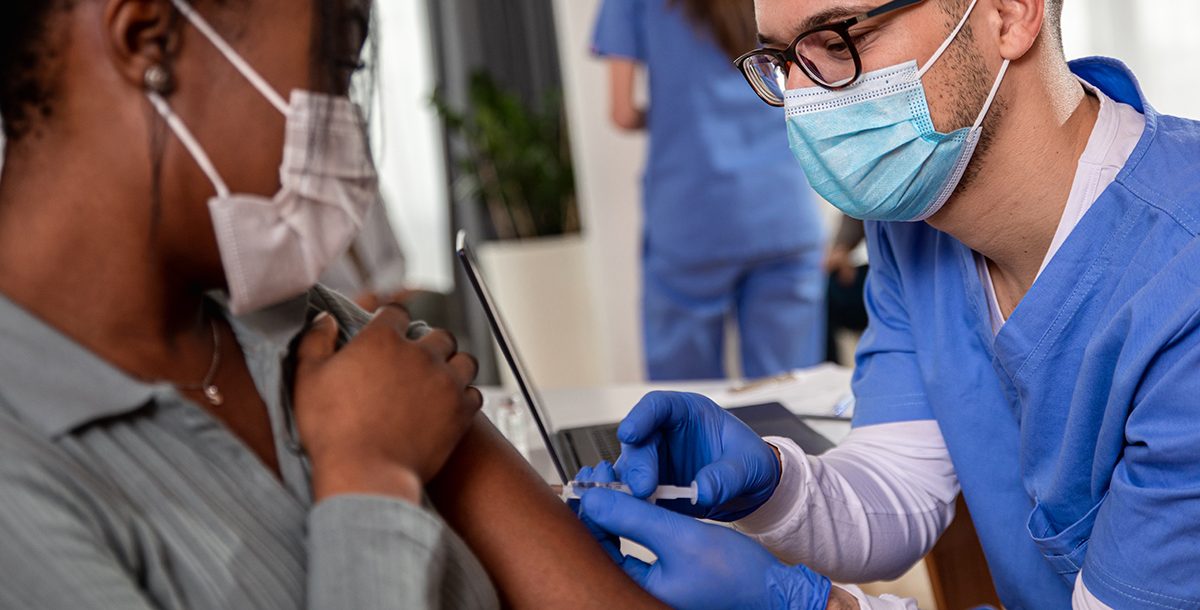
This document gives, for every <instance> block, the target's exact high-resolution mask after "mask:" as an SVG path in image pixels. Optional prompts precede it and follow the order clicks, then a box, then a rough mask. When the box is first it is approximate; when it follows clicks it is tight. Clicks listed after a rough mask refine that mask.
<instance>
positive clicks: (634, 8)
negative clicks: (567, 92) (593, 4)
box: [592, 0, 646, 61]
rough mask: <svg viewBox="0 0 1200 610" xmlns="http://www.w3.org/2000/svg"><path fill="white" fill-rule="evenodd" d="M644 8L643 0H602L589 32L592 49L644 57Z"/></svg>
mask: <svg viewBox="0 0 1200 610" xmlns="http://www.w3.org/2000/svg"><path fill="white" fill-rule="evenodd" d="M645 11H646V7H645V5H644V3H643V0H604V1H603V2H602V3H601V5H600V14H599V15H598V16H597V17H596V28H595V30H594V32H593V34H592V53H594V54H595V55H597V56H599V57H623V58H626V59H634V60H637V61H645V60H646V44H645V35H644V29H645V26H644V22H645V20H644V16H645Z"/></svg>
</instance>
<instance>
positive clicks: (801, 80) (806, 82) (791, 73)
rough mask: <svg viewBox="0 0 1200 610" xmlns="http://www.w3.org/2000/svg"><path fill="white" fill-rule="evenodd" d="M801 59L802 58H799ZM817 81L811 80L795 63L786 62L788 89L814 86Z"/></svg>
mask: <svg viewBox="0 0 1200 610" xmlns="http://www.w3.org/2000/svg"><path fill="white" fill-rule="evenodd" d="M801 61H803V60H801ZM816 86H817V83H815V82H813V80H812V79H811V78H809V77H808V74H805V73H804V70H803V69H801V68H800V66H799V65H797V64H795V63H789V64H788V74H787V88H788V89H804V88H807V87H816Z"/></svg>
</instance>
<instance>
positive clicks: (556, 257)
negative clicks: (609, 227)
mask: <svg viewBox="0 0 1200 610" xmlns="http://www.w3.org/2000/svg"><path fill="white" fill-rule="evenodd" d="M479 263H480V265H481V266H482V267H483V272H484V275H485V279H486V281H487V282H488V286H489V287H490V288H491V291H492V293H493V296H494V297H495V299H496V301H497V303H498V306H499V308H500V313H501V316H502V317H503V318H504V320H505V322H507V325H508V329H509V331H510V332H511V333H512V341H513V342H514V343H516V349H517V351H518V352H519V353H520V356H521V359H522V361H523V362H524V364H525V366H526V368H527V369H528V370H529V374H530V376H531V377H533V383H534V384H536V385H537V386H538V387H541V388H563V387H588V386H595V385H599V384H601V383H603V382H604V362H603V355H602V349H601V338H602V337H601V335H600V330H599V328H598V323H597V320H598V317H597V316H596V308H595V303H596V299H595V298H594V295H593V294H592V288H591V286H592V283H591V282H590V281H589V277H588V273H589V267H588V264H587V251H586V248H585V245H584V240H583V237H582V236H581V235H569V236H565V237H541V238H537V239H530V240H521V241H498V242H488V243H484V244H481V245H480V247H479ZM497 362H498V363H499V366H500V375H501V379H502V380H503V381H504V383H505V385H506V386H509V387H512V386H513V380H512V376H511V374H510V373H509V371H508V367H507V365H505V364H504V357H503V355H501V354H499V352H497Z"/></svg>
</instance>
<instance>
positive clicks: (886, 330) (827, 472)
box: [582, 0, 1200, 609]
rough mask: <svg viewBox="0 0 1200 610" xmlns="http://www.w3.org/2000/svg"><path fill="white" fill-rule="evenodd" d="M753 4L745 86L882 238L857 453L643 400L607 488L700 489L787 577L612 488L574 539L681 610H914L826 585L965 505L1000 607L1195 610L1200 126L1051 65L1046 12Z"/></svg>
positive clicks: (999, 5)
mask: <svg viewBox="0 0 1200 610" xmlns="http://www.w3.org/2000/svg"><path fill="white" fill-rule="evenodd" d="M757 7H758V23H759V30H760V32H761V35H762V39H763V42H764V46H765V50H763V51H760V52H758V53H756V54H754V55H752V56H750V57H748V58H746V60H745V62H744V63H743V64H742V65H743V67H745V68H747V72H748V77H749V80H750V81H751V84H752V85H754V87H755V89H756V90H757V91H758V92H759V94H760V95H761V96H762V97H763V98H764V99H765V100H767V101H768V102H770V103H773V104H783V105H785V106H786V107H787V115H788V119H787V123H788V124H787V129H788V132H789V136H790V138H791V143H792V147H793V149H794V152H795V156H796V158H797V159H798V160H799V162H800V165H801V166H802V167H803V169H804V171H805V172H806V173H807V174H808V177H809V179H810V180H811V182H812V183H813V185H814V187H815V188H816V189H817V190H818V191H819V192H820V193H821V194H822V195H824V196H825V198H826V199H828V200H829V201H831V202H832V203H833V204H835V205H836V206H838V207H839V208H841V209H842V210H843V211H845V212H846V213H847V214H850V215H852V216H856V217H859V218H863V219H867V220H869V221H870V222H868V223H867V231H868V240H869V243H870V253H871V272H870V278H869V280H868V287H867V304H868V309H869V312H870V327H869V329H868V330H867V332H866V335H865V336H864V337H863V340H862V343H861V346H860V348H859V353H858V366H857V370H856V372H855V377H854V381H853V387H854V392H855V396H856V398H857V407H856V412H855V429H854V431H853V432H852V433H851V435H850V436H849V438H848V439H847V440H846V441H845V442H844V443H843V444H842V446H840V447H839V448H837V449H835V450H833V451H830V452H829V453H827V454H826V455H824V456H821V457H814V456H806V455H804V454H803V453H802V452H801V450H800V449H799V448H798V447H796V445H795V444H793V443H791V442H789V441H787V440H784V439H777V438H768V439H766V442H764V441H763V440H761V439H758V438H755V436H754V435H753V434H752V433H750V432H749V430H748V429H747V428H746V427H745V426H743V425H741V424H740V423H738V422H737V420H735V419H734V418H733V417H731V416H729V415H727V414H726V413H725V412H723V411H722V410H720V409H719V408H717V407H716V406H715V405H714V404H713V403H711V402H710V401H708V400H707V399H705V398H702V397H699V396H694V395H674V394H657V395H652V396H648V397H647V398H646V399H644V400H643V401H642V402H641V403H640V404H638V405H637V406H636V407H635V408H634V410H633V412H632V413H631V414H630V415H629V416H628V417H627V418H626V420H625V421H624V422H622V425H621V428H620V430H619V436H620V438H621V440H622V442H623V443H624V449H623V454H622V457H621V459H620V461H618V464H617V472H618V473H619V475H620V476H621V477H622V478H623V479H624V480H625V481H626V482H628V483H629V485H630V486H631V487H632V488H633V490H634V492H635V493H637V494H639V495H642V496H645V495H648V494H649V492H650V489H651V488H652V486H653V485H654V484H655V483H659V482H662V483H677V484H678V483H685V484H686V483H687V482H690V481H692V480H693V479H694V480H695V481H696V483H697V485H698V489H699V503H698V506H697V507H694V508H690V509H689V510H690V511H691V513H692V514H694V515H698V516H706V517H710V518H715V519H720V520H726V521H734V522H735V524H736V525H737V527H739V528H740V529H741V530H742V531H743V532H746V533H748V534H750V535H751V536H753V537H754V538H755V539H756V540H757V541H758V542H761V543H762V544H763V545H765V546H766V547H767V548H769V549H770V550H771V551H773V553H774V556H772V555H771V554H769V553H767V551H766V550H764V549H763V548H762V547H759V546H757V545H755V544H753V543H752V542H751V541H750V540H749V539H748V538H746V537H742V536H740V535H739V534H737V533H735V532H733V531H731V530H727V529H724V528H719V527H717V526H712V525H707V524H702V523H700V522H697V521H694V520H692V519H690V518H688V517H684V516H683V515H680V514H677V513H672V512H669V511H667V510H666V509H663V508H659V507H655V506H652V505H650V504H648V503H645V502H640V501H638V500H636V499H635V498H631V497H629V496H622V495H620V494H615V493H611V492H607V491H604V490H595V491H590V492H588V494H587V495H586V496H585V497H584V498H583V503H582V504H583V514H584V516H585V518H586V519H587V520H588V521H589V523H590V524H591V525H592V526H593V527H594V529H596V530H599V531H600V532H607V533H609V534H615V535H621V536H626V537H629V538H633V539H635V540H638V541H641V542H643V543H644V544H646V545H647V546H648V547H649V548H650V549H651V550H653V551H654V552H655V553H656V554H657V556H658V558H659V559H658V562H657V563H656V564H654V565H646V564H644V563H641V562H638V561H636V560H634V559H625V558H619V559H620V560H621V561H623V562H624V565H625V567H626V568H627V570H628V571H629V573H630V574H631V575H633V577H634V578H636V579H638V580H639V581H640V582H641V583H642V584H643V585H644V586H645V587H646V588H648V589H649V590H650V591H651V592H653V593H655V594H656V595H658V596H659V597H660V598H661V599H663V600H665V601H667V602H668V603H670V604H672V605H675V606H677V607H684V608H689V607H697V608H701V607H702V608H714V607H756V608H769V607H770V608H782V607H788V608H806V609H818V608H826V607H830V608H842V607H850V608H855V607H863V608H911V607H913V606H914V604H913V602H912V601H911V600H908V601H906V600H898V599H894V598H889V599H877V598H868V597H867V596H865V595H863V594H862V593H861V592H859V591H858V590H856V589H854V588H846V589H842V588H837V587H834V588H831V587H830V584H829V580H827V579H826V576H828V577H831V578H834V579H836V580H838V581H842V582H847V581H848V582H862V581H865V580H875V579H881V578H888V577H894V576H897V575H899V574H900V573H902V572H903V571H904V570H905V569H906V568H908V567H909V566H911V565H912V564H913V563H914V562H916V561H917V560H919V559H920V558H921V557H922V556H923V555H924V554H925V553H926V552H927V551H928V550H929V549H930V547H931V546H932V545H933V543H934V541H935V540H936V539H937V537H938V535H939V534H940V533H941V532H942V531H943V530H944V528H945V527H946V526H947V524H948V523H949V522H950V520H951V518H952V516H953V515H952V512H953V501H954V498H955V496H956V494H957V493H958V492H959V489H960V487H961V491H962V493H963V494H964V495H965V498H966V501H967V503H968V505H969V506H970V508H971V515H972V517H973V518H974V522H975V527H976V530H977V531H978V533H979V537H980V541H981V543H982V545H983V549H984V551H985V553H986V555H987V559H988V563H989V565H990V568H991V572H992V576H993V579H994V581H995V584H996V588H997V590H998V592H999V593H1000V597H1001V598H1002V600H1003V602H1004V605H1005V606H1006V607H1007V608H1010V609H1018V608H1070V607H1074V608H1106V607H1111V608H1198V607H1200V240H1197V238H1196V235H1197V231H1200V124H1197V123H1195V122H1191V121H1186V120H1182V119H1178V118H1174V117H1169V116H1163V115H1160V114H1158V113H1156V112H1155V111H1154V109H1153V108H1152V107H1151V106H1150V104H1149V103H1148V102H1147V101H1146V100H1145V99H1144V98H1143V96H1142V94H1141V92H1140V90H1139V88H1138V84H1137V81H1136V80H1135V79H1134V76H1133V75H1132V74H1131V73H1130V72H1129V70H1128V69H1127V68H1125V66H1124V65H1122V64H1121V63H1119V62H1117V61H1115V60H1111V59H1088V60H1082V61H1077V62H1073V63H1071V64H1068V63H1067V62H1066V61H1065V60H1064V58H1063V52H1062V47H1061V42H1060V33H1059V29H1058V27H1057V23H1058V19H1059V16H1060V14H1061V13H1060V11H1061V8H1062V7H1061V0H1060V1H1058V2H1055V1H1054V0H974V1H973V2H968V1H967V0H898V1H896V2H891V3H888V4H885V5H882V6H881V5H880V3H879V2H878V1H876V2H867V3H864V2H862V1H857V0H758V1H757ZM847 20H848V21H847ZM960 25H961V27H960ZM821 26H827V27H826V29H818V30H816V31H815V32H812V33H808V32H810V30H812V29H813V28H819V27H821ZM806 33H807V34H806ZM801 34H805V35H802V36H800V38H799V39H797V35H801ZM1158 59H1159V61H1164V62H1176V65H1175V68H1176V69H1179V70H1184V69H1194V66H1187V65H1184V64H1185V63H1186V62H1187V59H1189V58H1180V57H1162V58H1158ZM785 88H786V89H787V90H786V91H785V90H784V89H785ZM781 128H782V127H781ZM960 128H964V129H960ZM980 128H982V130H981V129H980ZM955 130H957V131H955ZM611 471H612V469H611V468H610V467H608V466H606V465H602V467H601V468H600V469H599V470H598V471H597V472H594V473H584V474H585V476H587V475H589V474H590V476H596V477H603V476H611V475H612V472H611ZM609 541H611V540H609ZM610 548H611V547H610ZM775 557H779V558H780V559H782V560H783V561H784V562H786V564H785V563H783V562H780V561H779V560H777V559H776V558H775ZM791 564H802V565H791ZM805 566H807V567H805ZM818 574H821V575H818Z"/></svg>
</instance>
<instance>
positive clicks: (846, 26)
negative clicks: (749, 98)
mask: <svg viewBox="0 0 1200 610" xmlns="http://www.w3.org/2000/svg"><path fill="white" fill-rule="evenodd" d="M924 1H925V0H892V1H891V2H888V3H886V4H883V5H882V6H878V7H876V8H873V9H871V10H869V11H867V12H865V13H863V14H861V15H858V16H855V17H850V18H849V19H843V20H842V21H836V22H834V23H827V24H825V25H821V26H817V27H815V28H812V29H810V30H806V31H804V32H802V33H801V34H800V35H799V36H796V38H794V39H793V40H792V42H791V44H789V45H788V46H787V47H786V48H784V49H755V50H753V51H750V52H748V53H745V54H743V55H742V56H741V57H738V58H737V59H735V60H734V61H733V65H735V66H737V68H738V71H740V72H741V73H742V76H743V77H745V78H746V82H747V83H748V84H749V85H750V88H752V89H754V92H755V93H756V94H758V97H759V98H761V99H762V101H764V102H766V103H767V104H769V105H771V106H774V107H776V108H782V107H783V106H784V102H783V101H782V100H781V101H780V102H778V103H776V102H773V101H771V100H769V99H767V98H766V97H765V96H764V95H763V93H762V92H761V91H759V87H758V85H755V84H754V80H753V79H752V78H751V77H750V73H749V71H748V70H747V68H746V62H748V61H749V60H750V59H751V58H753V57H759V56H767V57H773V58H775V59H776V60H777V61H779V62H780V63H781V64H783V65H784V66H785V67H786V66H789V65H795V66H798V67H799V68H800V70H801V71H802V72H804V75H805V76H807V77H808V79H809V80H811V81H812V82H813V83H815V84H816V85H817V86H819V87H821V88H824V89H828V90H830V91H838V90H841V89H845V88H847V87H849V86H851V85H853V84H854V83H857V82H858V79H860V78H862V72H863V68H862V58H861V57H859V55H858V47H856V46H854V39H853V38H851V36H850V28H851V27H853V26H856V25H858V24H860V23H862V22H864V21H866V20H868V19H873V18H875V17H879V16H880V15H884V14H887V13H891V12H894V11H898V10H900V9H903V8H908V7H910V6H912V5H914V4H919V3H921V2H924ZM817 32H833V33H835V34H837V35H838V36H840V37H841V38H842V41H843V42H845V43H846V48H847V49H849V50H850V57H851V58H852V59H853V60H854V76H853V77H852V78H851V79H850V80H848V81H846V82H845V83H843V84H841V85H828V84H825V83H823V82H821V79H820V78H818V77H817V76H816V75H814V74H813V73H812V72H811V71H810V70H809V68H808V67H807V66H806V65H805V64H804V60H803V59H802V58H801V57H800V54H799V53H797V52H796V49H797V47H799V46H800V41H801V40H804V39H805V38H807V37H808V36H811V35H813V34H816V33H817Z"/></svg>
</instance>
